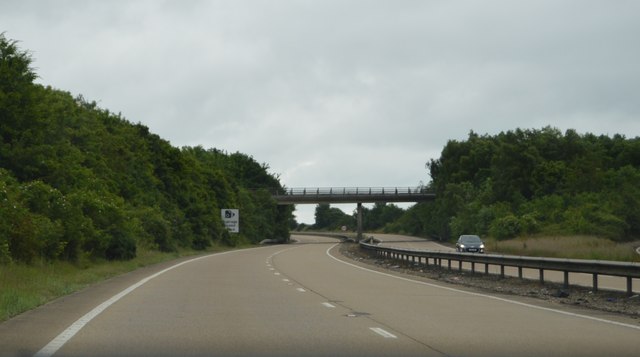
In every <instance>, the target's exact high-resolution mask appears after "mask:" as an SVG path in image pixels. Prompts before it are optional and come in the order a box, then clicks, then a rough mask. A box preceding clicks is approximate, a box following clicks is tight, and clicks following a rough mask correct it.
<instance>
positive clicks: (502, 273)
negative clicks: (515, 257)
mask: <svg viewBox="0 0 640 357" xmlns="http://www.w3.org/2000/svg"><path fill="white" fill-rule="evenodd" d="M500 277H501V278H503V279H504V265H501V266H500Z"/></svg>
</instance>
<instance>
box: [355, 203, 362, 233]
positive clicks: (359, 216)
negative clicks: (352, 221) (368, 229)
mask: <svg viewBox="0 0 640 357" xmlns="http://www.w3.org/2000/svg"><path fill="white" fill-rule="evenodd" d="M361 239H362V202H358V236H357V238H356V240H357V241H358V242H360V240H361Z"/></svg>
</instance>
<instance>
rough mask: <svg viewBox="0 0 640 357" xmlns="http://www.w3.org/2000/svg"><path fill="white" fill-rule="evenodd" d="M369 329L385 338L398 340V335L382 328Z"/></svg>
mask: <svg viewBox="0 0 640 357" xmlns="http://www.w3.org/2000/svg"><path fill="white" fill-rule="evenodd" d="M369 329H370V330H371V331H373V332H375V333H377V334H378V335H380V336H382V337H384V338H398V337H397V336H396V335H394V334H392V333H391V332H388V331H386V330H384V329H381V328H380V327H370V328H369Z"/></svg>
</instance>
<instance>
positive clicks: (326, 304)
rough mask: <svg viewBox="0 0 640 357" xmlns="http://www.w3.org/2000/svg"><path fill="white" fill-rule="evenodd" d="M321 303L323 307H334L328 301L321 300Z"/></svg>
mask: <svg viewBox="0 0 640 357" xmlns="http://www.w3.org/2000/svg"><path fill="white" fill-rule="evenodd" d="M322 305H324V306H325V307H328V308H330V309H335V305H332V304H330V303H328V302H323V303H322Z"/></svg>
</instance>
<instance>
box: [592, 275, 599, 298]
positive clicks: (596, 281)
mask: <svg viewBox="0 0 640 357" xmlns="http://www.w3.org/2000/svg"><path fill="white" fill-rule="evenodd" d="M593 292H594V293H597V292H598V274H593Z"/></svg>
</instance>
